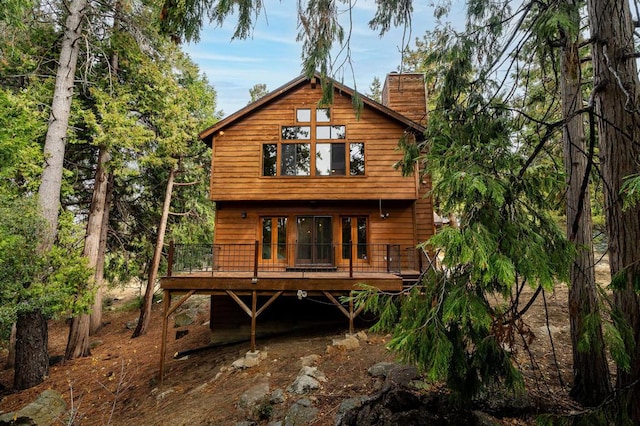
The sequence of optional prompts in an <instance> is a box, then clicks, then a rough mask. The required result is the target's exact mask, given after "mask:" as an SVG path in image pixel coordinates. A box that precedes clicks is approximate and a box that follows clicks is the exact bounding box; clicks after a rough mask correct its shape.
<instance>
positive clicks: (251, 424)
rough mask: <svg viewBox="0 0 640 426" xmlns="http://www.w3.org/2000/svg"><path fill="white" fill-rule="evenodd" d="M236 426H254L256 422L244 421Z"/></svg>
mask: <svg viewBox="0 0 640 426" xmlns="http://www.w3.org/2000/svg"><path fill="white" fill-rule="evenodd" d="M236 426H256V422H252V421H250V420H244V421H242V422H238V423H236Z"/></svg>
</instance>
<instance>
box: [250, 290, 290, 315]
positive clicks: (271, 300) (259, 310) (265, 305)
mask: <svg viewBox="0 0 640 426" xmlns="http://www.w3.org/2000/svg"><path fill="white" fill-rule="evenodd" d="M254 293H255V291H254ZM282 293H283V292H282V291H279V292H277V293H276V294H274V295H273V296H271V299H269V300H267V302H266V303H265V304H264V305H262V307H261V308H260V309H258V311H257V312H256V317H257V316H258V315H260V314H261V313H263V312H264V310H265V309H267V308H268V307H269V305H271V304H272V303H273V302H275V301H276V299H277V298H278V297H280V296H281V295H282Z"/></svg>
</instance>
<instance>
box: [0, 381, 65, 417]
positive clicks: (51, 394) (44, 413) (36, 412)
mask: <svg viewBox="0 0 640 426" xmlns="http://www.w3.org/2000/svg"><path fill="white" fill-rule="evenodd" d="M66 409H67V404H66V403H65V402H64V399H62V395H60V394H59V393H58V392H56V391H54V390H52V389H47V390H45V391H44V392H42V393H41V394H40V395H38V397H37V398H36V399H35V401H33V402H31V403H29V404H27V405H26V406H24V407H23V408H21V409H20V410H18V411H16V412H14V413H6V414H3V415H1V416H0V425H38V426H49V425H52V424H54V423H57V422H58V421H59V420H60V419H61V416H63V415H64V413H65V411H66Z"/></svg>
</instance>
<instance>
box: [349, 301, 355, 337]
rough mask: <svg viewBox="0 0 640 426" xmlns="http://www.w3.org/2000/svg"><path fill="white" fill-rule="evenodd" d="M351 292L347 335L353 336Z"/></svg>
mask: <svg viewBox="0 0 640 426" xmlns="http://www.w3.org/2000/svg"><path fill="white" fill-rule="evenodd" d="M353 318H354V316H353V292H351V293H349V334H353Z"/></svg>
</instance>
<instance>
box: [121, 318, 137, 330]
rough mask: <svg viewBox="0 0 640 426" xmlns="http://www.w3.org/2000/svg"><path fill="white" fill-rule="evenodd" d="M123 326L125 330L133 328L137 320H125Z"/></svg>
mask: <svg viewBox="0 0 640 426" xmlns="http://www.w3.org/2000/svg"><path fill="white" fill-rule="evenodd" d="M124 326H125V327H126V329H127V330H134V329H135V328H136V327H137V326H138V320H132V321H127V322H126V324H125V325H124Z"/></svg>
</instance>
